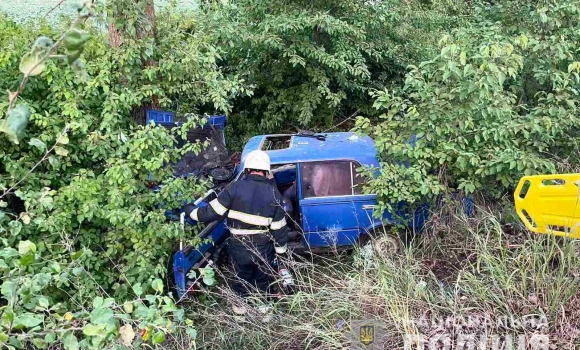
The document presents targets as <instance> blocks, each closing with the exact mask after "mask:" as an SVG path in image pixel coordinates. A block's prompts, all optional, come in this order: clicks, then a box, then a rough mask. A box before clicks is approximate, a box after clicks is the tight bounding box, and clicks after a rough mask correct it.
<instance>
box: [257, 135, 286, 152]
mask: <svg viewBox="0 0 580 350" xmlns="http://www.w3.org/2000/svg"><path fill="white" fill-rule="evenodd" d="M291 144H292V136H291V135H272V136H266V138H265V139H264V142H262V147H260V149H261V150H262V151H274V150H278V149H287V148H290V145H291Z"/></svg>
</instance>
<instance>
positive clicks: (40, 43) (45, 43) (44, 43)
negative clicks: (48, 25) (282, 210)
mask: <svg viewBox="0 0 580 350" xmlns="http://www.w3.org/2000/svg"><path fill="white" fill-rule="evenodd" d="M52 45H54V42H53V41H52V39H51V38H48V37H45V36H39V37H38V38H37V39H36V41H35V42H34V47H37V48H41V49H49V48H50V47H51V46H52Z"/></svg>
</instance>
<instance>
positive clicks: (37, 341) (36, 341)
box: [32, 338, 46, 349]
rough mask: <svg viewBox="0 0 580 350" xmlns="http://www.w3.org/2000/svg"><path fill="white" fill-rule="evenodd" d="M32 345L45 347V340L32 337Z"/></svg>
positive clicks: (37, 347)
mask: <svg viewBox="0 0 580 350" xmlns="http://www.w3.org/2000/svg"><path fill="white" fill-rule="evenodd" d="M32 345H34V347H35V348H36V349H46V342H45V341H44V340H43V339H40V338H34V339H32Z"/></svg>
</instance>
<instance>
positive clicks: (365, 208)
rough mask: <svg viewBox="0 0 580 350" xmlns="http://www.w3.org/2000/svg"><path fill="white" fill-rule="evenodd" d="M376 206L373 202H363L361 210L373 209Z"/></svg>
mask: <svg viewBox="0 0 580 350" xmlns="http://www.w3.org/2000/svg"><path fill="white" fill-rule="evenodd" d="M376 207H377V206H376V205H374V204H365V205H363V206H362V208H363V210H375V208H376Z"/></svg>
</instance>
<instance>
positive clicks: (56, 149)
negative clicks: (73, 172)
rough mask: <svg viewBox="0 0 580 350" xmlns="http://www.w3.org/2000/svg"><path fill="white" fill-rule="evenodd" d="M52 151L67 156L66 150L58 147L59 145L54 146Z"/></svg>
mask: <svg viewBox="0 0 580 350" xmlns="http://www.w3.org/2000/svg"><path fill="white" fill-rule="evenodd" d="M54 153H56V154H58V155H59V156H63V157H66V156H68V150H67V149H65V148H63V147H60V146H55V147H54Z"/></svg>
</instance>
